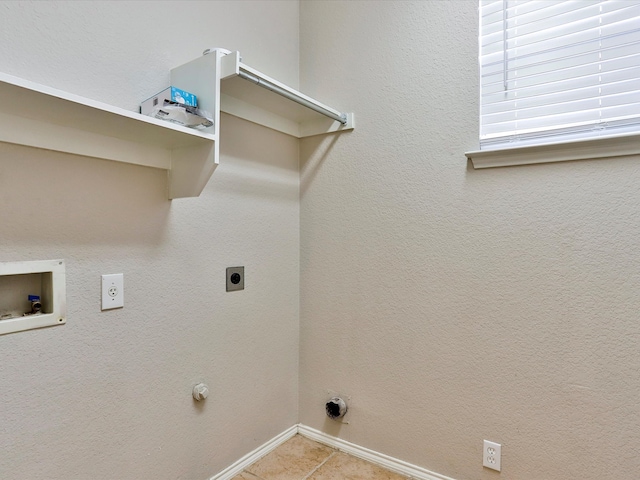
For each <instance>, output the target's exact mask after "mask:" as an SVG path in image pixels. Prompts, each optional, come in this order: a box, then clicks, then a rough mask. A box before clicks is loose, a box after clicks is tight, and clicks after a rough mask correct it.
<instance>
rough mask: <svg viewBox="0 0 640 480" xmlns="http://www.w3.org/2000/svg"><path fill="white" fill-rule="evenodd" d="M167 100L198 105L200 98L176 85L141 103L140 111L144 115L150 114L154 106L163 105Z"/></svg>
mask: <svg viewBox="0 0 640 480" xmlns="http://www.w3.org/2000/svg"><path fill="white" fill-rule="evenodd" d="M165 100H167V101H169V102H175V103H180V104H182V105H188V106H190V107H197V106H198V100H197V98H196V96H195V95H194V94H193V93H189V92H185V91H184V90H180V89H179V88H176V87H169V88H165V89H164V90H163V91H161V92H160V93H157V94H155V95H154V96H153V97H151V98H148V99H146V100H145V101H144V102H142V103H141V104H140V113H141V114H142V115H149V114H150V113H151V111H152V110H153V109H154V108H156V107H158V106H160V107H162V106H163V105H164V102H165Z"/></svg>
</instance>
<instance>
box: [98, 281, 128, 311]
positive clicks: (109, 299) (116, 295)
mask: <svg viewBox="0 0 640 480" xmlns="http://www.w3.org/2000/svg"><path fill="white" fill-rule="evenodd" d="M122 307H124V275H123V274H122V273H114V274H112V275H102V310H111V309H112V308H122Z"/></svg>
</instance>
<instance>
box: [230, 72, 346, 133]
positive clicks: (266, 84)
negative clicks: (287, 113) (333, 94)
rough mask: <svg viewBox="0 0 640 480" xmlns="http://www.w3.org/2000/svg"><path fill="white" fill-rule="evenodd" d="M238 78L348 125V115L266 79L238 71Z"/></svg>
mask: <svg viewBox="0 0 640 480" xmlns="http://www.w3.org/2000/svg"><path fill="white" fill-rule="evenodd" d="M238 76H239V77H240V78H243V79H244V80H248V81H249V82H252V83H255V84H256V85H258V86H260V87H262V88H266V89H267V90H271V91H272V92H273V93H277V94H278V95H282V96H283V97H285V98H288V99H289V100H291V101H293V102H296V103H299V104H300V105H302V106H304V107H307V108H310V109H311V110H313V111H316V112H318V113H321V114H322V115H325V116H327V117H329V118H332V119H333V120H336V121H338V122H340V123H341V124H342V125H346V124H347V114H346V113H340V112H338V111H337V110H332V109H328V108H325V107H322V106H320V105H317V104H315V103H313V102H310V101H309V100H307V99H306V98H302V97H299V96H298V95H295V94H294V93H292V92H290V91H288V90H285V89H283V88H282V87H279V86H278V85H276V84H274V83H271V82H270V81H269V80H267V79H264V78H260V77H258V76H257V75H254V74H252V73H249V72H246V71H244V70H241V69H240V70H239V71H238Z"/></svg>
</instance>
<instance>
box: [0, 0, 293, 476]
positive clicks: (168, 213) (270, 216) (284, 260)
mask: <svg viewBox="0 0 640 480" xmlns="http://www.w3.org/2000/svg"><path fill="white" fill-rule="evenodd" d="M275 22H277V24H278V31H277V33H274V29H273V28H272V26H273V24H274V23H275ZM214 46H222V47H226V48H230V49H238V50H240V51H241V52H242V53H243V56H244V57H245V59H246V60H247V62H248V63H250V64H251V65H255V66H256V67H258V68H261V69H264V71H266V72H268V73H269V74H271V75H273V76H275V77H278V78H282V79H283V80H285V81H288V82H290V83H292V84H297V81H298V3H297V2H288V1H285V2H268V3H267V2H262V1H255V2H234V1H219V2H33V3H32V2H2V3H0V64H1V67H0V68H1V69H2V70H3V71H4V72H6V73H10V74H13V75H16V76H19V77H23V78H26V79H29V80H33V81H36V82H39V83H43V84H46V85H51V86H54V87H57V88H60V89H62V90H65V91H69V92H72V93H76V94H80V95H84V96H87V97H90V98H94V99H97V100H100V101H103V102H106V103H110V104H113V105H117V106H120V107H123V108H128V109H131V110H135V109H136V107H137V104H138V102H139V101H140V100H142V99H144V98H146V97H147V96H149V95H152V94H153V93H155V92H157V91H159V90H160V89H162V88H164V87H165V86H166V85H168V82H169V70H170V69H171V68H172V67H174V66H177V65H180V64H182V63H184V62H187V61H189V60H191V59H193V58H196V57H197V56H199V55H200V54H201V52H202V50H204V49H205V48H207V47H214ZM221 128H222V133H221V139H222V140H221V153H222V156H221V162H220V166H219V167H218V169H217V170H216V172H215V173H214V175H213V177H212V179H211V181H210V183H209V185H208V186H207V187H206V189H205V191H204V192H203V194H202V196H201V197H199V198H193V199H180V200H174V201H172V202H170V201H168V200H167V199H166V190H167V182H166V173H165V172H164V171H160V170H156V169H151V168H145V167H138V166H133V165H125V164H120V163H115V162H108V161H101V160H95V159H88V158H83V157H76V156H70V155H64V154H60V153H52V152H46V151H38V150H32V149H26V148H23V147H18V146H12V145H0V218H1V219H2V226H1V227H0V261H17V260H32V259H33V260H36V259H51V258H64V259H65V260H66V264H67V303H68V322H67V324H66V325H64V326H60V327H53V328H48V329H41V330H32V331H29V332H24V333H16V334H10V335H3V336H0V391H1V392H2V408H1V409H0V452H2V454H1V455H0V478H2V479H3V480H13V479H26V478H29V479H36V478H47V479H65V480H68V479H90V480H99V479H108V480H113V479H118V480H129V479H131V480H133V479H135V480H140V479H170V478H173V479H177V478H181V479H189V480H191V479H206V478H209V477H210V476H212V475H214V474H215V473H217V472H219V471H220V470H222V469H223V468H225V467H227V466H228V465H229V464H231V463H232V462H234V461H235V460H237V459H238V458H239V457H241V456H242V455H244V454H245V453H247V452H249V451H251V450H253V449H254V448H256V447H257V446H258V445H261V444H262V443H264V442H265V441H267V440H268V439H270V438H272V437H273V436H275V435H276V434H278V433H280V432H282V431H283V430H285V429H286V428H288V427H290V426H291V425H293V424H294V423H295V422H296V421H297V419H298V414H297V364H298V351H297V348H298V295H299V287H298V272H299V260H298V252H299V202H298V198H299V188H298V185H299V180H298V178H299V177H298V142H297V140H295V139H292V138H290V137H287V136H284V135H281V134H278V133H275V132H272V131H269V130H267V129H265V128H262V127H258V126H255V125H252V124H249V123H246V122H242V121H240V120H236V119H234V118H233V117H228V116H224V117H223V119H222V126H221ZM234 265H244V266H245V272H246V289H245V290H244V292H234V293H226V292H225V286H224V274H225V268H226V267H228V266H234ZM118 272H123V273H124V282H125V308H124V309H123V310H114V311H108V312H101V311H100V275H101V274H105V273H118ZM199 381H205V382H207V383H208V384H209V386H210V387H211V395H210V397H209V399H208V400H207V401H206V402H205V403H204V404H196V403H195V402H194V401H193V399H192V397H191V388H192V386H193V385H194V384H195V383H197V382H199Z"/></svg>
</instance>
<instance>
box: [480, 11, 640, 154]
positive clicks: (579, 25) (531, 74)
mask: <svg viewBox="0 0 640 480" xmlns="http://www.w3.org/2000/svg"><path fill="white" fill-rule="evenodd" d="M480 78H481V81H480V97H481V98H480V145H481V148H483V149H487V148H500V147H506V146H521V145H522V146H524V145H529V144H540V143H551V142H558V141H563V140H573V139H583V138H590V137H595V136H601V135H612V134H617V133H628V132H639V133H640V0H565V1H540V0H481V1H480Z"/></svg>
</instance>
